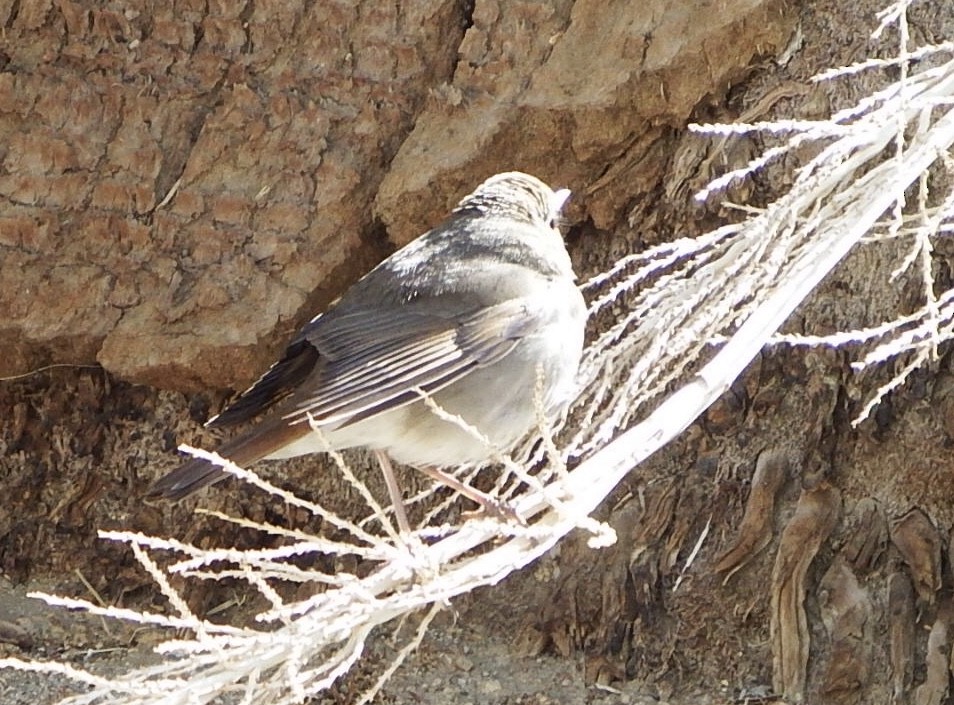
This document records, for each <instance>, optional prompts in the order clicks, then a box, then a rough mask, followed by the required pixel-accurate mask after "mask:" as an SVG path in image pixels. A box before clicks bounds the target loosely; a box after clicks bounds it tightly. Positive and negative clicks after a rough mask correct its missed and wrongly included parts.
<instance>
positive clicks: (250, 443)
mask: <svg viewBox="0 0 954 705" xmlns="http://www.w3.org/2000/svg"><path fill="white" fill-rule="evenodd" d="M310 430H311V429H310V428H309V427H308V424H305V423H297V424H293V425H289V424H288V423H287V422H286V421H285V420H284V419H282V418H281V417H278V416H276V417H273V418H271V419H267V420H266V421H264V422H263V423H260V424H258V425H257V426H255V427H254V428H251V429H249V430H248V431H246V432H245V433H243V434H241V435H239V436H237V437H236V438H233V439H232V440H230V441H228V442H226V443H224V444H223V445H222V446H221V447H220V448H219V449H218V451H217V452H218V454H219V455H221V456H222V457H223V458H228V459H229V460H231V461H232V462H233V463H235V464H236V465H239V466H242V467H245V466H246V465H249V464H251V463H254V462H255V461H256V460H261V459H262V458H264V457H266V456H268V455H271V454H272V453H274V452H276V451H277V450H279V449H280V448H283V447H285V446H286V445H288V444H289V443H291V442H293V441H296V440H298V439H299V438H301V437H302V436H304V435H305V434H307V433H309V432H310ZM226 477H228V473H227V472H225V471H223V470H222V468H220V467H218V466H217V465H213V464H212V463H210V462H208V461H206V460H201V459H199V458H193V459H192V460H189V461H187V462H185V463H183V464H182V465H181V466H180V467H179V468H177V469H175V470H173V471H172V472H170V473H169V474H168V475H166V476H164V477H161V478H159V480H157V481H156V483H155V484H153V486H152V487H150V488H149V491H148V493H147V494H146V496H147V497H149V498H159V499H169V500H173V501H178V500H180V499H183V498H185V497H188V496H189V495H191V494H192V493H194V492H198V491H199V490H201V489H202V488H203V487H206V486H208V485H211V484H213V483H216V482H218V481H219V480H224V479H225V478H226Z"/></svg>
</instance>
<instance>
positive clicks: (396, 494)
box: [374, 450, 411, 536]
mask: <svg viewBox="0 0 954 705" xmlns="http://www.w3.org/2000/svg"><path fill="white" fill-rule="evenodd" d="M374 457H375V458H377V459H378V465H380V466H381V472H382V473H384V483H385V484H386V485H387V486H388V494H389V495H390V496H391V506H392V507H394V518H395V519H397V525H398V531H399V532H400V533H401V534H402V535H404V536H408V535H410V533H411V524H410V523H409V522H408V520H407V510H406V509H405V508H404V496H403V495H402V494H401V487H400V485H398V481H397V477H396V476H395V475H394V468H393V467H391V459H390V458H388V456H387V454H386V453H385V452H384V451H383V450H376V451H374Z"/></svg>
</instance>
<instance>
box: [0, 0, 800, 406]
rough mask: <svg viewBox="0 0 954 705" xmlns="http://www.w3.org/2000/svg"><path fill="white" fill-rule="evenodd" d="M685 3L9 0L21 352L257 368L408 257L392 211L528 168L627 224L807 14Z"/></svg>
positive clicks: (2, 251) (10, 366) (4, 353)
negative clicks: (390, 252) (697, 120)
mask: <svg viewBox="0 0 954 705" xmlns="http://www.w3.org/2000/svg"><path fill="white" fill-rule="evenodd" d="M669 5H670V3H665V2H657V3H605V2H602V1H601V0H589V1H587V2H578V3H572V2H569V0H563V1H561V2H555V3H551V2H542V1H541V2H520V3H510V2H502V1H499V0H489V1H486V2H485V1H481V2H478V3H476V5H474V6H473V9H472V11H471V10H470V7H469V6H468V5H467V3H455V2H451V1H450V0H445V1H444V2H438V3H435V2H432V1H431V0H416V1H412V2H402V3H392V4H384V3H378V2H374V1H370V0H369V1H366V2H362V3H353V2H346V1H340V2H335V1H332V2H319V3H304V2H265V3H262V2H258V3H228V2H220V3H212V4H206V3H204V2H203V3H199V2H183V3H176V4H175V5H168V4H163V3H122V4H116V5H115V6H114V5H110V4H106V5H105V6H99V7H89V6H87V5H85V4H81V3H76V2H70V1H69V0H64V1H63V2H57V3H53V4H51V3H49V2H44V0H23V1H22V2H20V3H17V4H5V5H0V23H2V24H4V25H5V26H6V30H5V38H4V40H2V47H3V57H4V61H3V63H2V64H0V106H3V107H2V108H0V110H2V113H0V115H2V120H0V196H2V197H3V199H4V203H3V204H2V205H0V267H2V269H0V278H2V281H3V286H2V287H0V309H2V310H3V311H5V312H6V315H5V317H4V320H3V322H2V323H0V333H2V335H0V375H3V374H16V373H22V372H24V371H27V370H29V369H32V368H34V367H38V366H40V365H42V364H44V363H47V362H69V363H90V362H93V361H98V362H99V363H101V364H102V365H103V367H104V368H105V369H106V370H107V371H109V372H111V373H113V374H115V375H117V376H118V377H120V378H122V379H126V380H131V381H137V382H144V383H148V384H151V385H155V386H159V387H162V388H175V389H197V388H209V387H213V388H222V387H226V386H229V385H232V386H235V385H237V384H241V382H243V381H245V380H247V379H250V378H252V377H254V376H255V375H256V374H257V373H258V372H259V371H260V370H261V369H262V367H263V366H264V365H265V364H266V363H267V361H268V359H269V357H270V356H271V355H272V354H273V353H274V352H275V350H276V348H277V347H279V346H280V345H281V344H282V342H283V340H284V339H285V338H286V337H287V336H288V334H289V333H290V332H291V331H292V330H293V329H294V327H295V326H296V325H297V324H299V323H300V322H301V321H302V320H304V319H306V318H308V317H310V316H311V315H313V314H314V313H315V311H316V310H317V309H320V307H321V306H322V305H324V304H326V303H327V302H328V301H330V300H331V299H333V298H334V297H335V296H336V295H337V293H338V292H340V290H341V289H342V288H343V287H344V286H346V285H347V284H348V283H350V282H351V281H353V280H354V279H355V278H357V277H358V276H360V274H361V273H362V272H363V271H365V270H367V269H368V268H370V266H371V265H372V264H373V263H374V262H375V261H376V260H378V259H380V258H381V257H382V256H383V255H384V254H385V252H386V248H387V247H388V243H387V242H386V241H385V240H384V238H383V237H382V229H381V227H380V223H379V222H378V220H377V218H379V219H380V221H383V223H384V225H385V226H386V227H387V233H388V234H389V235H390V236H391V237H392V238H393V240H394V241H395V242H397V243H404V242H406V241H407V240H409V239H410V238H412V237H413V236H414V235H416V234H417V233H419V232H421V231H422V229H424V228H426V227H427V226H428V225H429V224H431V223H433V222H434V221H435V220H436V219H437V218H439V217H440V216H441V215H442V214H443V213H444V212H445V211H446V209H447V208H448V207H449V206H450V205H452V204H453V203H454V202H455V201H456V200H457V199H458V198H460V197H461V196H462V195H463V194H465V193H467V192H468V191H469V190H470V189H471V188H472V187H473V186H474V185H476V183H477V182H478V181H479V180H480V179H482V178H483V177H484V176H487V175H488V174H490V173H492V172H495V171H499V170H503V169H507V168H521V169H524V170H527V171H531V172H534V173H537V174H539V175H540V176H541V177H544V178H547V179H551V180H554V181H556V182H559V183H561V184H569V185H571V186H572V185H578V184H586V185H587V186H586V188H585V189H584V190H583V191H582V192H580V193H579V197H578V199H577V201H576V204H575V206H574V207H575V209H576V210H575V212H576V215H577V217H582V214H583V213H584V211H585V212H586V214H587V216H588V217H590V218H592V219H593V220H594V222H595V223H597V224H598V225H600V226H602V227H610V226H612V225H613V223H614V221H615V220H616V219H617V218H618V215H619V214H620V213H621V212H622V211H623V210H624V209H625V208H626V207H627V206H628V205H629V204H630V203H631V202H632V201H633V200H634V199H636V200H638V199H644V198H646V196H647V194H649V193H650V192H652V191H653V190H654V189H655V188H656V187H657V186H658V182H659V180H660V178H661V174H662V168H663V166H664V164H665V160H660V159H658V155H659V154H660V153H661V151H664V150H665V149H666V148H667V145H669V144H670V143H671V142H672V130H673V128H674V127H676V126H678V125H681V124H683V123H684V122H685V120H686V117H687V116H688V115H689V113H690V111H691V110H692V109H693V107H694V106H695V105H696V104H697V103H698V102H699V100H700V99H702V98H703V96H705V95H707V94H710V93H723V92H724V91H725V90H726V88H727V87H728V85H729V82H730V80H731V79H733V78H737V77H738V76H740V75H741V73H742V72H743V71H744V70H745V67H746V66H748V65H749V64H750V63H751V62H752V61H753V59H755V58H757V57H758V56H760V55H763V54H771V53H772V52H774V51H777V50H778V49H779V48H780V46H781V45H782V44H783V43H784V42H785V41H786V39H787V37H788V35H789V33H790V31H791V26H792V18H791V17H790V16H789V15H786V14H785V13H784V12H783V8H784V3H781V2H777V1H774V0H773V1H771V2H763V3H752V2H729V3H719V6H718V10H717V11H716V12H714V13H712V7H713V6H712V3H711V2H708V1H702V0H697V1H696V2H690V3H682V4H680V6H679V8H678V11H676V10H673V9H672V8H669ZM664 10H665V11H664ZM700 14H707V15H708V14H712V15H713V16H714V17H715V18H717V20H718V21H713V22H698V21H697V20H695V19H694V18H696V17H698V16H700ZM601 175H602V178H597V177H599V176H601ZM375 198H376V201H374V199H375ZM372 201H374V203H375V207H374V208H372V207H371V203H372Z"/></svg>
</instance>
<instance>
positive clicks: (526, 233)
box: [148, 171, 586, 529]
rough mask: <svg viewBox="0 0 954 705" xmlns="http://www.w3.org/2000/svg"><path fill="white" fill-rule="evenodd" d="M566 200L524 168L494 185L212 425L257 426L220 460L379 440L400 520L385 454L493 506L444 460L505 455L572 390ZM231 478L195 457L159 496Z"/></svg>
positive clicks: (243, 460)
mask: <svg viewBox="0 0 954 705" xmlns="http://www.w3.org/2000/svg"><path fill="white" fill-rule="evenodd" d="M569 195H570V192H569V191H568V190H567V189H559V190H553V189H551V188H550V187H549V186H548V185H547V184H545V183H544V182H543V181H541V180H540V179H538V178H536V177H534V176H531V175H529V174H525V173H521V172H518V171H512V172H505V173H500V174H496V175H494V176H491V177H490V178H488V179H487V180H485V181H484V182H483V183H481V184H480V185H479V186H478V187H477V188H476V189H475V190H474V191H473V192H472V193H470V194H469V195H467V196H465V197H464V198H463V199H462V200H461V201H460V202H459V203H458V204H457V206H456V207H455V208H454V209H453V210H452V211H451V213H450V214H449V215H448V216H447V218H446V219H445V220H444V221H443V222H441V223H440V224H438V225H437V226H436V227H434V228H433V229H431V230H429V231H427V232H425V233H424V234H423V235H421V236H419V237H418V238H416V239H415V240H413V241H411V242H410V243H409V244H407V245H405V246H404V247H403V248H401V249H399V250H397V251H396V252H394V254H392V255H391V256H389V257H388V258H387V259H385V260H384V261H382V262H381V263H380V264H379V265H377V266H376V267H375V268H374V269H372V270H371V271H370V272H369V273H367V274H366V275H365V276H364V277H363V278H361V279H359V280H358V281H357V282H356V283H355V284H353V285H352V286H351V287H350V288H349V289H347V290H346V291H345V292H344V293H343V294H342V295H341V296H340V297H339V298H338V299H337V300H336V301H334V302H333V303H332V304H331V305H330V306H329V307H328V309H327V310H326V311H324V312H322V313H320V314H318V315H317V316H315V317H314V318H312V319H311V320H310V321H309V322H308V323H307V324H305V325H304V326H303V327H302V328H301V330H300V331H299V332H298V333H297V335H295V337H294V338H293V339H292V340H291V342H290V343H289V344H288V346H287V348H286V350H285V352H284V354H283V355H282V356H281V357H280V359H278V360H277V361H276V362H275V363H274V364H273V365H272V366H271V367H270V368H269V369H268V370H267V371H266V372H265V373H264V374H263V375H262V376H261V377H260V378H259V379H258V380H257V381H256V382H255V383H254V384H252V386H251V387H249V388H248V389H247V390H246V391H244V392H243V393H242V394H241V395H239V396H238V397H237V398H236V399H235V401H234V402H233V403H232V404H231V405H229V406H227V407H226V408H225V410H224V411H222V412H221V413H220V414H218V415H217V416H214V417H213V418H211V419H210V420H209V421H208V422H207V424H206V425H207V426H212V427H223V426H233V425H236V424H241V423H244V422H248V421H254V423H253V424H252V425H251V426H250V427H249V428H248V429H247V430H245V431H244V432H242V433H239V434H238V435H237V436H235V437H234V438H232V439H231V440H227V441H226V442H224V444H222V445H221V447H220V448H219V449H218V451H217V452H218V454H219V455H221V456H223V457H225V458H228V459H229V460H231V461H232V462H234V463H235V464H237V465H239V466H242V467H245V466H247V465H248V464H250V463H253V462H256V461H258V460H260V459H282V458H290V457H294V456H299V455H304V454H309V453H316V452H327V451H328V450H329V449H335V450H342V449H347V448H355V447H363V448H367V449H370V450H372V451H374V452H375V455H376V456H377V457H378V459H379V461H380V462H381V466H382V470H383V471H384V473H385V479H386V480H387V485H388V489H389V491H390V493H391V499H392V504H393V505H394V510H395V512H396V513H397V519H398V521H399V524H401V525H402V529H406V523H407V519H406V514H405V512H404V510H403V506H402V507H401V508H400V509H399V508H398V506H397V504H398V503H399V500H400V490H399V488H398V487H397V483H396V480H395V479H394V477H393V471H392V470H391V468H390V460H393V461H395V462H397V463H400V464H403V465H408V466H412V467H416V468H419V469H422V470H424V471H425V472H428V473H429V474H431V475H432V476H434V477H437V478H438V479H439V480H441V481H442V482H444V483H445V484H449V485H450V486H451V487H453V488H454V489H456V490H458V491H461V492H463V493H465V494H467V496H469V497H471V498H472V499H475V500H476V501H478V502H480V503H481V504H484V502H482V501H481V497H484V498H486V496H485V495H483V494H482V493H479V492H478V491H477V490H476V489H473V488H470V487H469V486H467V485H464V484H463V483H461V482H460V481H457V480H455V479H454V478H452V477H451V476H450V475H448V474H447V473H446V472H444V469H446V468H452V467H457V466H461V465H464V464H482V463H487V462H489V461H491V460H493V459H494V458H498V457H499V453H500V452H506V451H508V450H512V449H513V448H514V446H515V445H516V444H517V443H519V442H520V441H521V440H522V439H523V438H525V437H526V436H527V435H528V434H529V433H530V432H531V431H532V430H533V429H534V428H536V427H537V426H538V424H539V418H540V414H539V413H538V409H539V408H540V405H541V404H542V408H543V410H544V413H545V416H546V419H547V420H548V421H552V420H554V419H555V418H557V417H558V416H559V415H560V414H563V413H565V411H566V409H567V408H568V406H569V404H570V403H571V402H572V400H573V398H574V396H575V392H576V375H577V372H578V368H579V365H580V359H581V356H582V351H583V342H584V329H585V325H586V305H585V303H584V300H583V296H582V294H581V293H580V291H579V288H578V287H577V286H576V283H575V280H576V276H575V274H574V271H573V265H572V262H571V260H570V256H569V254H568V252H567V249H566V245H565V243H564V240H563V236H562V234H561V232H560V228H559V224H560V217H561V215H560V214H561V210H562V208H563V206H564V204H565V202H566V200H567V198H568V197H569ZM441 412H445V413H441ZM451 417H459V418H460V419H462V420H463V422H464V423H463V424H461V423H459V422H457V421H456V420H455V419H453V418H451ZM468 427H470V428H468ZM472 429H475V430H476V431H477V433H474V432H473V430H472ZM227 476H228V474H227V473H225V472H224V471H223V470H222V469H221V468H220V467H218V466H216V465H213V464H212V463H209V462H207V461H206V460H203V459H199V458H192V459H190V460H187V461H186V462H184V463H183V464H182V465H181V466H180V467H179V468H178V469H176V470H173V471H172V472H170V473H169V474H167V475H165V476H164V477H162V478H160V479H159V480H158V481H156V482H155V483H154V484H153V485H152V487H151V488H150V489H149V491H148V496H149V497H150V498H162V499H168V500H176V501H177V500H180V499H182V498H184V497H187V496H189V495H191V494H193V493H194V492H197V491H198V490H200V489H202V488H204V487H205V486H207V485H210V484H212V483H215V482H218V481H219V480H221V479H223V478H225V477H227ZM485 506H487V505H485Z"/></svg>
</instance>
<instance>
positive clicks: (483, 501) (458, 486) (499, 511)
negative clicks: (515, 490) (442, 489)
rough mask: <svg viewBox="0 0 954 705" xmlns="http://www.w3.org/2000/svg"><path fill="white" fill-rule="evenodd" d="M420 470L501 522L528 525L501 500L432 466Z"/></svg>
mask: <svg viewBox="0 0 954 705" xmlns="http://www.w3.org/2000/svg"><path fill="white" fill-rule="evenodd" d="M418 470H420V471H421V472H423V473H424V474H426V475H428V476H430V477H431V478H433V479H434V480H437V481H438V482H439V483H441V484H442V485H445V486H446V487H450V488H451V489H452V490H454V491H455V492H457V493H458V494H462V495H464V496H465V497H467V499H470V500H473V501H474V502H476V503H477V504H479V505H480V506H481V507H483V509H484V511H486V512H487V513H488V514H490V515H491V516H493V517H495V518H497V519H499V520H500V521H505V522H506V521H512V522H515V523H517V524H520V525H521V526H524V525H526V523H527V522H525V521H524V520H523V519H522V518H521V517H520V515H519V514H517V512H515V511H514V510H513V507H511V506H510V505H509V504H507V503H506V502H501V501H500V500H497V499H494V498H493V497H491V496H490V495H487V494H484V493H483V492H481V491H480V490H478V489H475V488H473V487H471V486H470V485H468V484H467V483H464V482H461V481H460V480H458V479H457V478H456V477H454V476H453V475H450V474H448V473H446V472H444V471H443V470H440V469H438V468H435V467H432V466H427V465H425V466H420V467H418Z"/></svg>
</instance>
